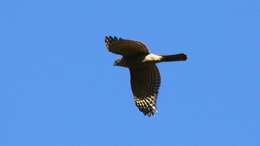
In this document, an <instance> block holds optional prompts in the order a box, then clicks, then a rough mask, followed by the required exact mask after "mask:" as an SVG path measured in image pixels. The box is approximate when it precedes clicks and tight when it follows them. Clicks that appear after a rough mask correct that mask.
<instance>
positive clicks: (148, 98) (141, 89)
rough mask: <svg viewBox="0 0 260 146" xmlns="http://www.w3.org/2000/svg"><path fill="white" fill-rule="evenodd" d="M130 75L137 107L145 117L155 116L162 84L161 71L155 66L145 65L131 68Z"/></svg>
mask: <svg viewBox="0 0 260 146" xmlns="http://www.w3.org/2000/svg"><path fill="white" fill-rule="evenodd" d="M130 74H131V87H132V92H133V95H134V99H135V104H136V106H137V107H138V109H139V110H140V111H141V112H143V113H144V115H147V116H151V115H154V114H155V112H156V111H157V109H156V100H157V95H158V90H159V87H160V82H161V77H160V72H159V69H158V68H157V66H156V65H155V64H144V65H141V66H138V67H132V68H130Z"/></svg>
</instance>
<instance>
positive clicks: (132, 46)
mask: <svg viewBox="0 0 260 146" xmlns="http://www.w3.org/2000/svg"><path fill="white" fill-rule="evenodd" d="M105 43H106V47H107V48H108V50H109V51H110V52H112V53H115V54H120V55H123V56H134V55H142V54H144V55H146V54H149V50H148V48H147V47H146V46H145V45H144V44H143V43H141V42H138V41H134V40H126V39H122V38H117V37H112V36H106V38H105Z"/></svg>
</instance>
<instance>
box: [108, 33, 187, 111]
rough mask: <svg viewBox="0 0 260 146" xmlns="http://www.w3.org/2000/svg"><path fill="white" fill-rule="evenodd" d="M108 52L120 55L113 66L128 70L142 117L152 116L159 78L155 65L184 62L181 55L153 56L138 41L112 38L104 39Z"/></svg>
mask: <svg viewBox="0 0 260 146" xmlns="http://www.w3.org/2000/svg"><path fill="white" fill-rule="evenodd" d="M105 44H106V47H107V48H108V51H110V52H112V53H115V54H119V55H122V56H123V57H122V58H120V59H117V60H115V63H114V66H121V67H126V68H129V70H130V75H131V88H132V92H133V96H134V100H135V104H136V106H137V107H138V109H139V110H140V111H141V112H143V113H144V115H147V116H152V115H154V114H155V112H156V111H157V108H156V100H157V95H158V90H159V87H160V82H161V77H160V72H159V69H158V68H157V66H156V63H160V62H168V61H185V60H187V56H186V55H185V54H183V53H181V54H175V55H155V54H152V53H150V52H149V49H148V48H147V47H146V46H145V45H144V44H143V43H142V42H139V41H134V40H128V39H122V38H117V37H112V36H106V37H105Z"/></svg>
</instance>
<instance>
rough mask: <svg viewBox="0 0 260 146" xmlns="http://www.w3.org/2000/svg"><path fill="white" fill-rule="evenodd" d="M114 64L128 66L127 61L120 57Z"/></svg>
mask: <svg viewBox="0 0 260 146" xmlns="http://www.w3.org/2000/svg"><path fill="white" fill-rule="evenodd" d="M113 65H114V66H123V67H126V62H125V61H124V60H123V59H122V58H119V59H116V60H115V62H114V64H113Z"/></svg>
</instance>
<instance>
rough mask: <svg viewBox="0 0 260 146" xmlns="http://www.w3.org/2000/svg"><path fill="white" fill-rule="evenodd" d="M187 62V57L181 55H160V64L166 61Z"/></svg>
mask: <svg viewBox="0 0 260 146" xmlns="http://www.w3.org/2000/svg"><path fill="white" fill-rule="evenodd" d="M185 60H187V55H185V54H183V53H181V54H175V55H162V59H161V61H162V62H167V61H185Z"/></svg>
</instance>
